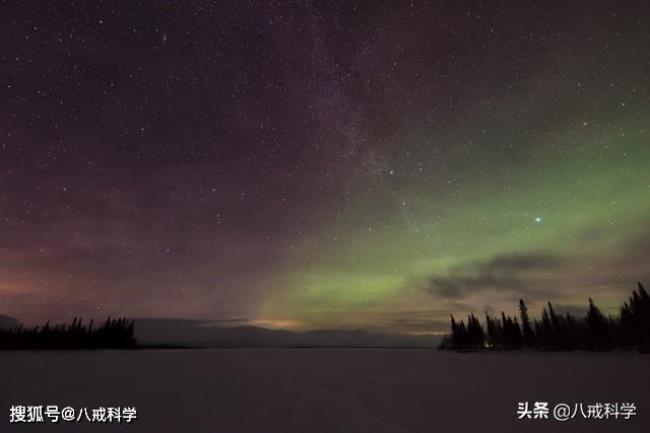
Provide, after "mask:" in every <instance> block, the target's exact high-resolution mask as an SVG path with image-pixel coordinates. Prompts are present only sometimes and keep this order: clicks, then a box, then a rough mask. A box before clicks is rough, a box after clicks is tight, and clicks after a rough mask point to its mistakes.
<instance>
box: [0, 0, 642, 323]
mask: <svg viewBox="0 0 650 433" xmlns="http://www.w3.org/2000/svg"><path fill="white" fill-rule="evenodd" d="M643 3H644V2H640V1H639V2H632V1H629V2H628V1H624V2H620V1H616V2H613V1H612V2H591V1H590V2H580V1H574V2H558V1H543V0H540V1H536V2H529V1H522V2H457V1H428V2H420V1H411V2H392V1H372V2H370V1H368V2H354V1H352V2H350V1H322V2H310V1H305V2H297V1H269V2H258V1H233V2H226V1H223V2H204V1H189V2H182V4H181V3H179V2H154V1H115V2H109V1H104V2H101V1H97V2H95V1H93V2H67V1H66V2H62V1H41V2H31V1H2V2H1V3H0V33H1V36H0V101H1V104H0V313H2V314H8V315H11V316H14V317H18V318H20V319H22V320H24V321H27V322H29V321H31V322H42V321H44V320H47V319H53V320H67V319H69V318H70V317H71V316H83V317H87V318H89V317H105V316H106V315H108V314H113V315H115V314H119V315H128V316H131V317H152V318H154V317H155V318H188V319H207V320H222V321H226V322H228V323H245V324H255V325H260V326H269V327H276V328H287V329H313V328H364V329H369V330H387V331H391V332H405V333H428V332H440V331H444V330H446V327H447V318H448V314H449V313H455V314H462V313H468V312H470V311H474V312H477V313H479V314H482V312H483V311H485V310H488V311H501V309H506V311H512V310H513V309H514V307H515V302H516V300H518V299H519V298H520V297H523V298H524V299H526V300H527V301H528V303H529V304H530V306H531V309H532V310H533V312H535V311H536V309H539V307H540V305H541V304H542V303H543V302H545V301H547V300H552V301H554V302H556V303H557V304H558V305H559V306H560V307H561V308H564V309H566V310H567V311H576V310H579V309H580V308H583V306H584V305H586V299H587V297H589V296H591V297H593V298H594V299H595V300H596V303H597V304H598V305H600V306H601V307H602V308H603V310H604V311H605V312H615V309H614V307H615V306H616V305H618V304H620V302H621V301H622V300H623V299H624V298H625V297H626V296H627V294H628V293H629V291H630V290H631V289H632V288H634V284H635V282H636V281H637V280H642V281H643V280H645V281H646V282H648V283H650V267H649V266H648V264H649V263H650V130H649V129H650V81H649V80H650V32H649V31H648V28H650V8H649V6H648V5H647V4H646V5H644V4H643Z"/></svg>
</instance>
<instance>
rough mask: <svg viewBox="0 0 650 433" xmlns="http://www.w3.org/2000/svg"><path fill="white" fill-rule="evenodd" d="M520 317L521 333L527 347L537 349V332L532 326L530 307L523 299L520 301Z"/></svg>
mask: <svg viewBox="0 0 650 433" xmlns="http://www.w3.org/2000/svg"><path fill="white" fill-rule="evenodd" d="M519 316H520V317H521V333H522V337H523V340H524V345H525V346H526V347H535V331H533V327H532V325H531V324H530V318H529V317H528V307H526V304H525V303H524V300H523V299H520V300H519Z"/></svg>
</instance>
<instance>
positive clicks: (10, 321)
mask: <svg viewBox="0 0 650 433" xmlns="http://www.w3.org/2000/svg"><path fill="white" fill-rule="evenodd" d="M20 325H21V323H20V320H18V319H15V318H13V317H11V316H6V315H4V314H0V328H15V327H17V326H20Z"/></svg>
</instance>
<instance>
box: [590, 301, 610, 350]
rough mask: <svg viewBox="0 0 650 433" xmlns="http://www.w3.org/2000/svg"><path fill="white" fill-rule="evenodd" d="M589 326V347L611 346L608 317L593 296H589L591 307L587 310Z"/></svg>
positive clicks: (602, 347)
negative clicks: (596, 303)
mask: <svg viewBox="0 0 650 433" xmlns="http://www.w3.org/2000/svg"><path fill="white" fill-rule="evenodd" d="M587 328H588V330H589V340H588V342H587V348H589V349H604V348H607V347H608V346H609V341H608V340H609V338H608V337H609V335H608V334H609V332H608V331H609V329H608V326H607V319H606V318H605V316H604V315H603V313H601V311H600V309H599V308H598V307H596V305H595V304H594V301H593V299H591V298H589V309H588V310H587Z"/></svg>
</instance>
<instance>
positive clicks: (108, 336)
mask: <svg viewBox="0 0 650 433" xmlns="http://www.w3.org/2000/svg"><path fill="white" fill-rule="evenodd" d="M133 330H134V323H133V320H128V319H126V318H120V319H111V318H110V317H109V318H108V319H106V321H105V322H104V323H103V324H101V325H99V326H95V324H94V322H93V321H92V320H91V321H90V322H89V323H88V324H83V323H82V320H81V319H80V318H74V319H73V321H72V323H71V324H58V325H50V323H49V322H47V323H46V324H45V325H44V326H35V327H31V328H26V327H23V326H22V325H19V326H14V327H8V328H0V350H49V349H53V350H72V349H131V348H134V347H135V346H136V342H135V338H134V337H133Z"/></svg>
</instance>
